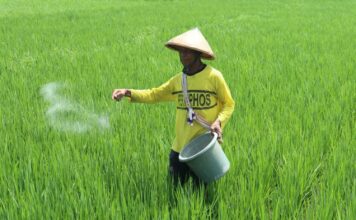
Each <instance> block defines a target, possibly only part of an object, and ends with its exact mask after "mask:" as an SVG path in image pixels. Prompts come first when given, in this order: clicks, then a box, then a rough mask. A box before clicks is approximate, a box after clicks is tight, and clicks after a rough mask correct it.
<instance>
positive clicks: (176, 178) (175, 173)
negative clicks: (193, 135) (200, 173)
mask: <svg viewBox="0 0 356 220" xmlns="http://www.w3.org/2000/svg"><path fill="white" fill-rule="evenodd" d="M169 175H170V176H171V178H172V180H173V184H174V186H177V185H178V184H181V185H184V183H186V182H187V181H188V180H189V177H191V178H192V179H193V184H194V186H198V187H199V186H201V185H202V184H203V181H201V180H200V179H199V178H198V177H197V176H196V175H195V174H194V172H193V171H192V170H191V169H190V167H189V166H188V165H187V164H186V163H183V162H180V161H179V153H177V152H175V151H173V150H171V152H170V154H169Z"/></svg>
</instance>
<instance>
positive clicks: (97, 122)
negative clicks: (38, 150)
mask: <svg viewBox="0 0 356 220" xmlns="http://www.w3.org/2000/svg"><path fill="white" fill-rule="evenodd" d="M62 88H64V85H63V84H62V83H58V82H52V83H48V84H46V85H44V86H42V88H41V95H42V97H43V98H44V100H45V101H47V102H48V103H50V104H51V105H50V106H49V108H48V110H47V111H46V116H47V119H48V122H49V124H50V125H51V126H52V127H54V128H56V129H58V130H61V131H67V132H75V133H84V132H88V131H90V130H92V129H99V130H103V129H108V128H109V127H110V123H109V118H108V117H107V116H105V115H98V114H96V113H93V112H89V111H88V110H87V109H85V108H84V107H83V106H81V105H79V104H78V103H75V102H74V101H71V100H69V99H68V98H65V97H63V96H61V95H60V93H59V90H60V89H62Z"/></svg>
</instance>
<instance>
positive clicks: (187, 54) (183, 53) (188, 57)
mask: <svg viewBox="0 0 356 220" xmlns="http://www.w3.org/2000/svg"><path fill="white" fill-rule="evenodd" d="M179 58H180V62H181V63H182V64H183V66H185V67H186V66H189V65H191V64H193V63H194V62H195V61H196V60H197V58H199V53H197V52H195V51H194V50H189V49H186V48H180V49H179Z"/></svg>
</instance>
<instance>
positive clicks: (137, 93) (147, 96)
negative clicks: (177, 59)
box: [130, 77, 174, 103]
mask: <svg viewBox="0 0 356 220" xmlns="http://www.w3.org/2000/svg"><path fill="white" fill-rule="evenodd" d="M173 79H174V77H172V78H171V79H169V80H168V81H167V82H165V83H163V84H162V85H160V86H159V87H156V88H152V89H144V90H137V89H130V91H131V98H130V101H131V102H140V103H157V102H165V101H174V96H173V95H172V91H173Z"/></svg>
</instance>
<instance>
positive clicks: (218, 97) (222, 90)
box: [131, 65, 235, 152]
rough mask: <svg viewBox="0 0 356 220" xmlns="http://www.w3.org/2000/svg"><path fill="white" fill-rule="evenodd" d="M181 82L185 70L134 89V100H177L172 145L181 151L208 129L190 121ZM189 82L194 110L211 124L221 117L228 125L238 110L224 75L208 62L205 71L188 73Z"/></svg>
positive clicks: (191, 103)
mask: <svg viewBox="0 0 356 220" xmlns="http://www.w3.org/2000/svg"><path fill="white" fill-rule="evenodd" d="M181 82H182V73H179V74H177V75H175V76H174V77H172V78H171V79H169V80H168V81H167V82H166V83H164V84H162V85H161V86H159V87H157V88H152V89H146V90H134V89H132V90H131V102H141V103H156V102H162V101H174V102H176V106H177V110H176V137H175V139H174V142H173V146H172V149H173V150H174V151H176V152H180V151H181V150H182V149H183V147H184V146H185V145H186V144H188V143H189V142H190V141H191V140H192V139H193V138H195V137H197V136H198V135H200V134H203V133H205V132H206V130H205V128H203V127H202V126H201V125H200V124H199V123H197V122H194V124H193V126H190V125H189V124H187V110H186V109H187V108H186V105H185V102H184V98H183V93H182V83H181ZM187 84H188V94H189V100H190V105H191V106H192V108H193V109H194V111H195V112H197V113H198V114H199V115H201V116H202V117H204V118H205V120H207V121H208V122H209V123H213V122H214V121H215V120H216V119H219V120H220V121H221V125H222V127H224V126H225V125H226V123H227V121H228V119H229V118H230V116H231V114H232V112H233V111H234V106H235V102H234V100H233V99H232V97H231V93H230V90H229V87H228V86H227V84H226V82H225V80H224V78H223V76H222V74H221V73H220V72H219V71H218V70H216V69H214V68H212V67H211V66H209V65H208V66H206V67H205V68H204V69H203V70H202V71H201V72H198V73H196V74H194V75H192V76H189V75H188V76H187Z"/></svg>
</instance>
